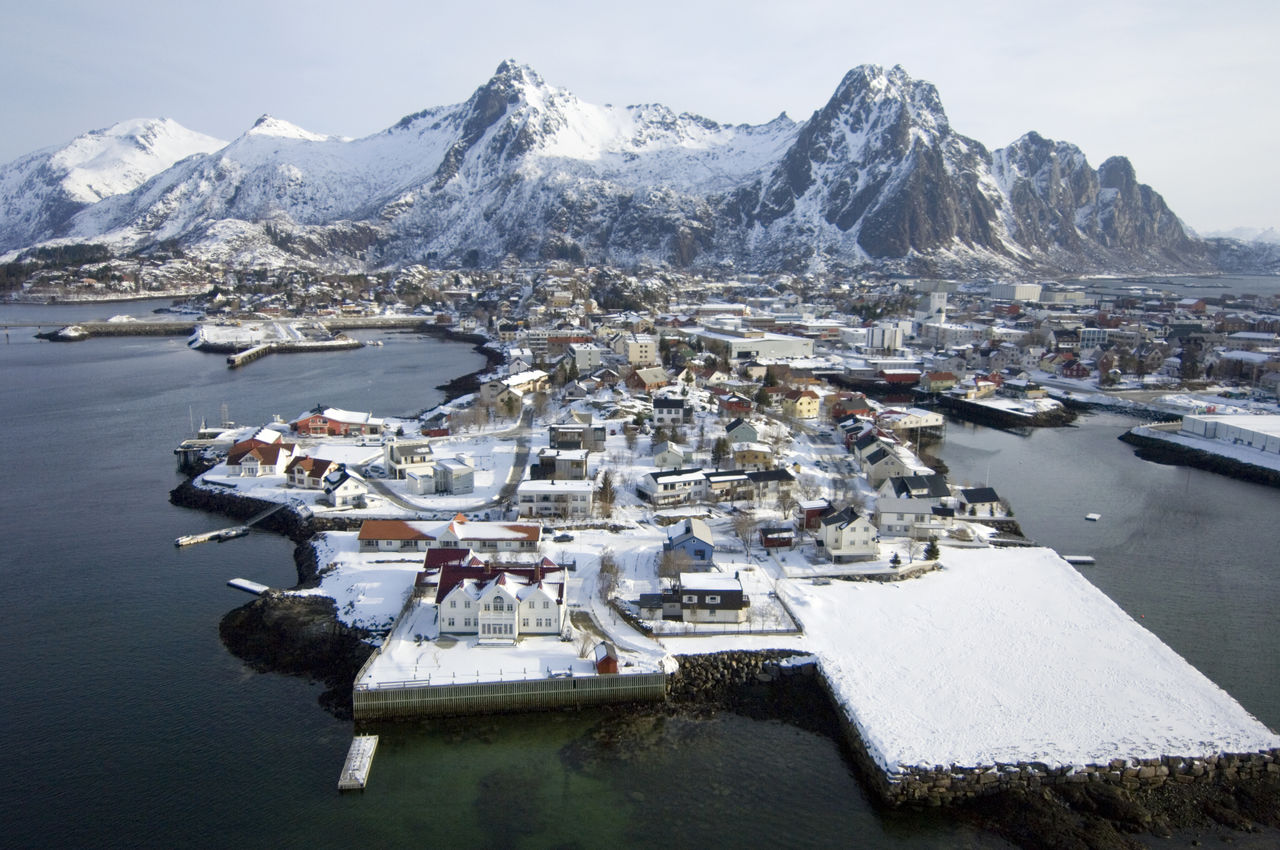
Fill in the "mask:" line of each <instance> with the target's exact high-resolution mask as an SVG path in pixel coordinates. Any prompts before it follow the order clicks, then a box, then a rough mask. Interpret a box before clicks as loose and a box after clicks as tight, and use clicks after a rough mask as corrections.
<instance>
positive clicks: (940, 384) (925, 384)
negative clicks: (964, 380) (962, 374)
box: [920, 372, 960, 393]
mask: <svg viewBox="0 0 1280 850" xmlns="http://www.w3.org/2000/svg"><path fill="white" fill-rule="evenodd" d="M959 382H960V379H959V378H957V377H956V376H955V373H954V372H926V373H925V375H924V377H923V378H921V379H920V389H922V390H924V391H925V392H927V393H941V392H946V391H947V390H949V389H951V388H952V387H954V386H955V385H956V384H958V383H959Z"/></svg>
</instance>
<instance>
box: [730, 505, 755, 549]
mask: <svg viewBox="0 0 1280 850" xmlns="http://www.w3.org/2000/svg"><path fill="white" fill-rule="evenodd" d="M755 532H756V513H755V511H753V510H750V509H747V510H741V511H738V512H737V513H736V514H734V515H733V534H734V536H735V537H737V538H738V539H739V540H741V541H742V550H743V551H744V552H747V553H750V552H751V538H752V537H753V536H754V535H755Z"/></svg>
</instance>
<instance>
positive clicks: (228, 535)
mask: <svg viewBox="0 0 1280 850" xmlns="http://www.w3.org/2000/svg"><path fill="white" fill-rule="evenodd" d="M248 533H249V526H247V525H233V526H231V527H230V528H219V529H218V530H217V531H206V532H204V533H202V534H184V535H182V536H181V537H179V538H178V539H177V540H174V541H173V545H174V546H178V547H182V546H194V545H195V544H197V543H208V542H209V541H210V540H216V541H218V542H219V543H221V542H222V541H224V540H234V539H235V538H237V537H244V536H245V535H246V534H248Z"/></svg>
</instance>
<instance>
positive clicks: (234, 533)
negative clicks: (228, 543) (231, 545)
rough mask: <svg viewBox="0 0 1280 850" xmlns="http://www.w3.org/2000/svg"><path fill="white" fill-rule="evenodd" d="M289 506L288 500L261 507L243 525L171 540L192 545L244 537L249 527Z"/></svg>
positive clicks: (183, 544)
mask: <svg viewBox="0 0 1280 850" xmlns="http://www.w3.org/2000/svg"><path fill="white" fill-rule="evenodd" d="M287 507H289V503H288V502H280V503H279V504H275V505H271V506H269V507H266V508H263V509H262V510H261V511H259V512H258V513H256V514H254V515H253V516H251V517H250V518H249V519H247V520H246V521H245V522H244V524H243V525H233V526H231V527H230V528H219V529H218V530H217V531H206V532H203V533H201V534H184V535H182V536H181V537H179V538H178V539H177V540H174V541H173V545H174V546H178V547H182V546H193V545H195V544H196V543H208V542H209V541H210V540H216V541H218V542H219V543H221V542H222V541H224V540H234V539H235V538H237V537H244V536H245V535H246V534H248V533H249V529H250V528H251V527H253V526H254V525H256V524H257V523H259V522H261V521H262V520H264V519H266V518H267V517H269V516H271V515H272V514H274V513H275V512H276V511H282V510H284V509H285V508H287Z"/></svg>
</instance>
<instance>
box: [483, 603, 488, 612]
mask: <svg viewBox="0 0 1280 850" xmlns="http://www.w3.org/2000/svg"><path fill="white" fill-rule="evenodd" d="M484 610H486V611H488V610H489V603H488V602H486V603H484Z"/></svg>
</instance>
